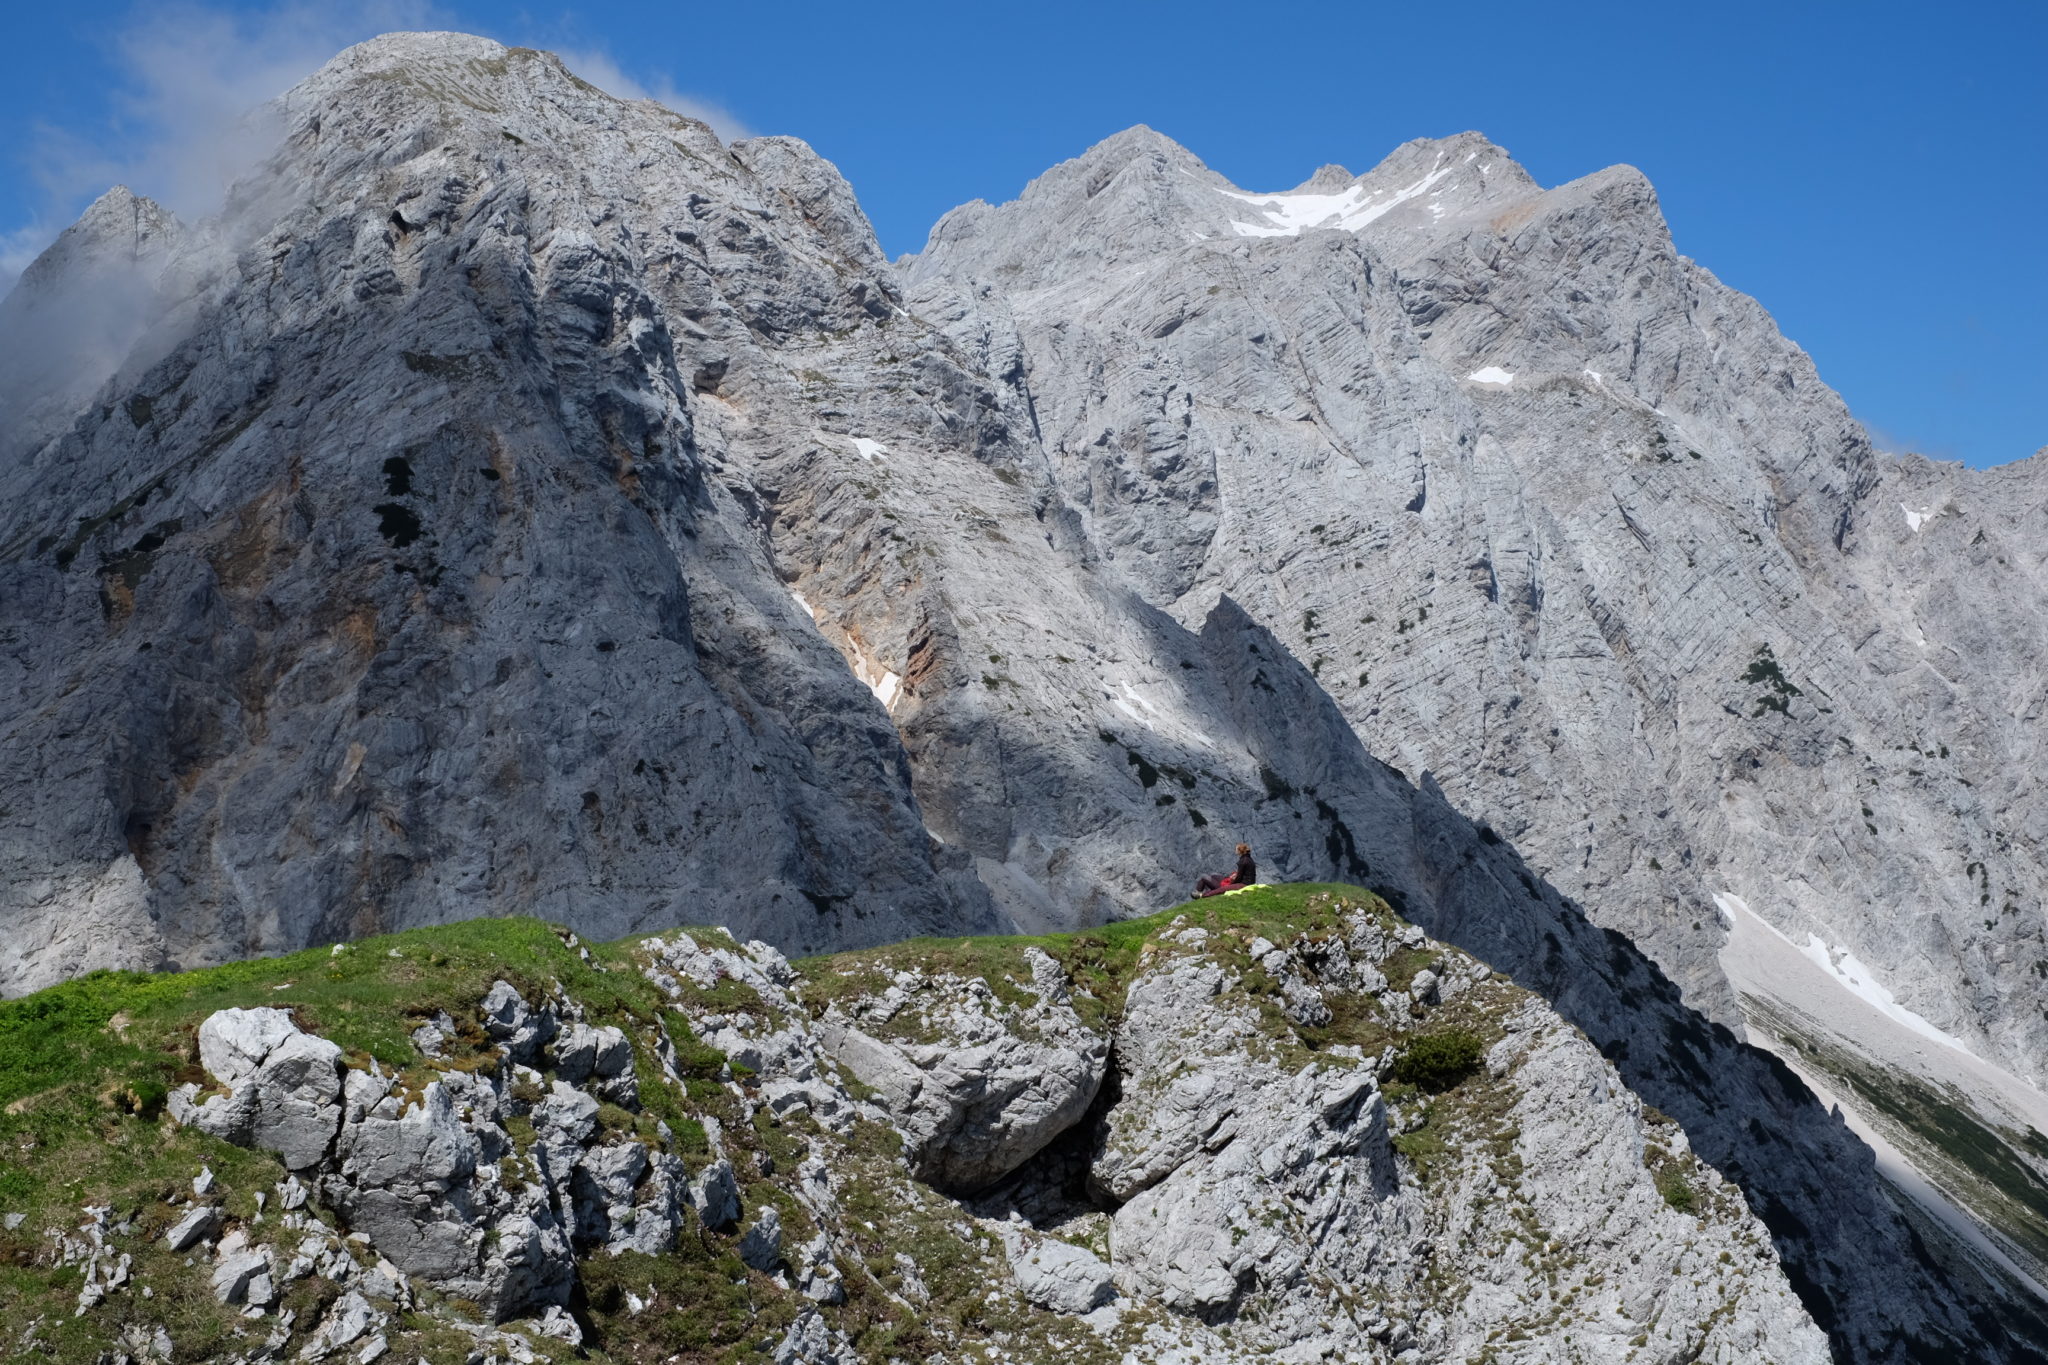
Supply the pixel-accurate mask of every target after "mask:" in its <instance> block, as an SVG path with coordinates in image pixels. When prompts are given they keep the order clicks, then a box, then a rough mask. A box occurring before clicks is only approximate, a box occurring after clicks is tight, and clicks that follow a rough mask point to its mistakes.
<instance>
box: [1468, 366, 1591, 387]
mask: <svg viewBox="0 0 2048 1365" xmlns="http://www.w3.org/2000/svg"><path fill="white" fill-rule="evenodd" d="M1588 373H1591V371H1588ZM1465 378H1467V379H1468V380H1470V381H1471V382H1473V383H1474V384H1512V383H1514V382H1515V376H1514V373H1513V372H1512V371H1509V370H1503V369H1502V368H1501V367H1500V366H1498V365H1488V366H1487V367H1486V368H1485V369H1483V370H1474V371H1472V373H1470V374H1468V375H1466V376H1465ZM1594 378H1596V379H1597V378H1599V376H1598V375H1595V376H1594Z"/></svg>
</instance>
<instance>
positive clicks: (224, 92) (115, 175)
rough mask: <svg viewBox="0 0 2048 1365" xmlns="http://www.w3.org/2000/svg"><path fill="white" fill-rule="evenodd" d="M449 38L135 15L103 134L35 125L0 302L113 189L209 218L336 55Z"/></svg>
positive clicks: (628, 92) (385, 9) (285, 0)
mask: <svg viewBox="0 0 2048 1365" xmlns="http://www.w3.org/2000/svg"><path fill="white" fill-rule="evenodd" d="M458 26H459V25H458V23H457V22H456V21H455V20H453V19H452V18H451V17H450V16H449V15H448V14H446V13H445V12H443V11H441V10H440V9H439V8H437V6H436V5H435V4H434V3H433V0H358V3H351V4H346V5H334V4H317V3H313V2H312V0H280V3H278V4H276V5H273V6H271V7H270V8H267V9H261V10H254V11H245V10H228V9H219V8H212V7H209V6H206V5H203V4H171V5H141V6H138V8H137V9H136V10H134V11H133V13H132V18H131V21H130V22H129V23H128V25H127V26H126V27H124V28H122V29H120V30H119V31H118V32H116V33H115V34H113V35H112V37H111V38H110V39H109V40H108V41H109V47H110V50H111V52H112V55H113V58H114V65H115V68H116V70H117V71H118V72H119V77H118V80H117V83H116V84H115V86H114V87H113V88H112V89H110V90H109V91H108V92H107V118H106V120H105V122H104V124H103V125H102V126H100V127H98V128H97V129H94V130H92V131H91V132H86V131H83V130H79V129H70V128H58V127H53V126H48V125H41V126H38V127H37V128H36V129H35V130H34V133H33V135H32V136H31V138H30V140H29V146H28V147H27V148H26V149H25V153H24V157H23V159H24V160H25V161H26V163H27V166H28V173H29V177H30V178H31V180H33V181H34V183H35V185H36V187H37V191H38V193H37V195H36V198H37V200H38V208H37V210H36V212H35V213H34V214H33V215H32V216H31V218H30V220H29V221H28V222H26V223H18V224H15V225H14V226H13V227H12V228H0V294H4V293H5V292H6V291H7V290H8V289H10V288H12V286H13V283H14V280H15V278H16V276H18V275H19V274H20V273H21V270H22V269H23V267H25V266H26V265H27V264H28V263H29V262H30V261H32V260H34V259H35V257H36V255H37V253H38V252H40V251H41V250H42V249H43V248H44V247H45V246H48V245H49V243H50V242H51V241H53V240H54V239H55V238H56V236H57V234H58V233H59V232H61V231H62V230H63V229H64V228H65V226H67V225H68V224H69V223H70V222H71V221H72V220H73V219H74V218H76V217H77V216H78V214H79V212H80V211H81V210H82V209H83V208H84V207H85V206H86V205H87V204H89V203H90V202H92V200H94V199H96V198H98V197H99V195H100V194H102V193H103V192H105V191H106V190H107V189H108V188H109V187H110V186H113V185H116V184H125V185H127V186H128V187H129V188H130V189H132V190H134V191H135V192H136V193H137V194H141V195H146V196H148V197H149V198H152V199H155V200H157V201H158V202H159V203H162V204H163V205H165V206H166V207H167V208H169V209H171V210H172V211H173V212H175V213H177V214H178V215H180V216H181V217H185V218H188V219H189V218H191V217H194V216H197V215H201V214H205V213H208V212H211V211H212V210H213V209H215V208H216V207H218V206H219V204H220V203H221V202H222V199H223V197H224V196H225V193H226V191H227V189H228V187H229V185H230V184H231V183H232V182H233V181H234V179H235V178H236V177H237V176H239V175H241V174H242V173H244V172H245V171H247V170H249V169H250V168H252V167H253V166H255V164H256V163H257V162H258V161H260V160H261V159H262V157H263V156H264V155H265V154H266V153H268V152H269V150H270V148H271V147H272V146H273V145H274V144H275V141H276V132H275V130H274V129H272V128H270V127H268V126H266V125H265V123H264V121H263V120H262V119H261V117H260V115H259V114H258V113H257V112H256V111H258V110H260V108H261V106H262V105H263V104H265V103H266V102H267V101H269V100H271V99H272V98H274V97H276V96H277V95H280V94H283V93H284V92H285V91H286V90H289V89H290V88H291V87H292V86H293V85H295V84H297V83H298V82H299V81H300V80H302V79H304V78H305V77H306V76H308V75H311V74H312V73H313V72H314V71H317V70H318V69H319V68H320V67H321V66H322V65H323V64H324V63H325V62H326V61H327V60H328V59H329V58H331V57H333V56H334V54H335V53H337V52H339V51H340V50H341V49H342V48H345V47H347V46H349V45H350V44H353V43H359V42H362V41H364V40H365V39H368V38H373V37H375V36H377V35H378V34H380V33H390V32H393V31H396V30H402V29H415V30H416V29H436V28H453V27H458ZM491 36H502V35H491ZM562 56H563V60H564V61H566V62H567V63H568V64H569V66H570V67H571V69H573V70H575V71H577V72H578V73H579V74H580V75H582V76H583V77H584V78H585V79H586V80H588V81H590V82H591V83H592V84H593V85H596V86H598V87H599V88H600V89H603V90H606V91H609V92H610V93H612V94H614V95H618V96H620V97H621V98H623V99H653V100H656V101H658V102H660V103H661V104H664V105H666V106H667V107H669V108H671V109H673V110H675V111H676V112H677V113H680V114H687V115H689V116H690V117H692V118H699V119H702V120H704V121H705V122H706V123H708V124H710V125H711V126H712V128H713V129H715V130H716V131H717V132H718V135H719V136H720V137H722V138H726V139H728V140H730V139H731V138H735V137H744V136H746V135H747V130H746V128H745V127H743V126H742V125H741V123H740V121H739V120H738V119H737V118H735V117H733V115H732V114H731V113H730V112H729V111H727V110H725V109H723V108H721V107H719V106H717V105H715V104H711V103H708V102H706V101H704V100H700V99H696V98H694V97H692V96H689V95H686V94H683V93H682V92H681V91H679V90H677V89H675V87H674V86H673V85H671V84H670V83H668V82H667V81H666V80H662V79H657V80H655V81H654V82H653V84H652V85H651V86H650V85H647V84H643V83H642V82H641V81H639V80H637V79H635V78H634V77H632V76H630V75H628V74H627V73H626V71H625V69H624V68H623V67H621V66H620V65H619V64H618V63H617V62H616V61H614V60H613V59H612V58H611V57H610V55H609V54H607V53H606V52H604V51H603V50H602V49H600V48H585V49H582V50H577V51H567V52H563V54H562Z"/></svg>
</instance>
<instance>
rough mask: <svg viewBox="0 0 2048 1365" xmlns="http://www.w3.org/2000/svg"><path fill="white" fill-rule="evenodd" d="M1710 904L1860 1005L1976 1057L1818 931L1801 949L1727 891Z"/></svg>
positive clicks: (1730, 922)
mask: <svg viewBox="0 0 2048 1365" xmlns="http://www.w3.org/2000/svg"><path fill="white" fill-rule="evenodd" d="M1714 906H1715V908H1716V909H1718V910H1719V911H1720V912H1721V915H1722V917H1723V918H1724V919H1726V920H1727V921H1728V926H1729V928H1731V929H1748V928H1752V927H1753V928H1758V929H1762V930H1763V931H1764V932H1765V933H1767V934H1769V935H1770V936H1771V938H1773V939H1776V940H1777V941H1778V943H1781V944H1783V945H1784V946H1785V947H1786V948H1789V949H1791V950H1792V951H1793V952H1795V953H1798V954H1799V955H1800V956H1801V957H1803V958H1805V959H1806V960H1807V961H1809V962H1811V963H1813V964H1814V965H1815V966H1817V967H1819V968H1820V969H1821V970H1822V971H1824V972H1826V973H1827V974H1828V975H1829V976H1830V977H1832V978H1834V981H1835V983H1836V984H1837V985H1839V986H1841V987H1842V988H1843V989H1845V990H1847V991H1848V992H1849V993H1850V994H1852V995H1854V996H1856V997H1857V998H1858V999H1859V1000H1861V1001H1863V1003H1864V1004H1866V1005H1869V1006H1871V1007H1872V1008H1873V1009H1875V1010H1877V1011H1878V1012H1879V1013H1880V1014H1883V1015H1884V1016H1885V1017H1886V1018H1888V1019H1891V1020H1892V1021H1893V1022H1894V1023H1899V1024H1903V1025H1905V1026H1906V1027H1907V1028H1909V1029H1911V1030H1912V1031H1913V1032H1915V1033H1917V1034H1919V1035H1920V1036H1921V1037H1923V1038H1929V1039H1932V1040H1933V1041H1935V1042H1937V1043H1940V1044H1941V1045H1942V1046H1944V1047H1952V1048H1954V1049H1955V1050H1956V1051H1958V1052H1960V1053H1962V1054H1963V1055H1964V1056H1966V1057H1976V1056H1977V1054H1976V1053H1974V1052H1972V1051H1970V1049H1969V1047H1968V1046H1967V1045H1966V1044H1964V1042H1963V1040H1962V1039H1960V1038H1958V1037H1956V1036H1955V1035H1954V1034H1952V1033H1947V1032H1945V1031H1943V1030H1942V1029H1940V1028H1937V1027H1936V1026H1935V1025H1934V1024H1932V1023H1930V1022H1929V1021H1928V1020H1926V1019H1924V1018H1922V1017H1921V1016H1920V1015H1918V1014H1915V1013H1914V1012H1913V1011H1912V1010H1909V1009H1907V1008H1906V1007H1905V1006H1904V1005H1901V1004H1900V1003H1899V1002H1898V998H1897V997H1896V996H1894V995H1893V994H1892V993H1891V990H1890V989H1889V988H1888V987H1887V986H1886V985H1885V984H1884V983H1883V982H1881V981H1879V980H1878V979H1877V977H1876V975H1875V974H1873V973H1872V972H1871V970H1870V968H1869V967H1867V966H1865V965H1864V964H1863V963H1862V961H1860V960H1859V959H1858V958H1857V956H1856V955H1855V954H1854V953H1852V952H1850V951H1849V950H1848V949H1847V948H1835V947H1830V946H1829V945H1828V943H1827V942H1826V941H1825V940H1824V939H1822V938H1821V936H1820V935H1819V934H1811V933H1810V934H1808V935H1807V936H1806V946H1805V947H1803V948H1802V947H1800V946H1799V945H1798V944H1796V943H1794V942H1793V941H1792V940H1791V939H1789V938H1787V937H1786V936H1785V935H1784V934H1782V933H1779V932H1778V930H1777V928H1776V927H1775V926H1773V925H1770V924H1768V923H1766V922H1765V921H1764V919H1763V918H1762V917H1761V916H1759V915H1758V914H1757V913H1756V912H1755V911H1754V910H1751V909H1750V908H1749V905H1748V903H1747V902H1746V901H1744V900H1743V899H1742V898H1741V897H1740V896H1736V895H1733V894H1730V893H1728V892H1716V893H1715V895H1714ZM1980 1060H1981V1059H1980Z"/></svg>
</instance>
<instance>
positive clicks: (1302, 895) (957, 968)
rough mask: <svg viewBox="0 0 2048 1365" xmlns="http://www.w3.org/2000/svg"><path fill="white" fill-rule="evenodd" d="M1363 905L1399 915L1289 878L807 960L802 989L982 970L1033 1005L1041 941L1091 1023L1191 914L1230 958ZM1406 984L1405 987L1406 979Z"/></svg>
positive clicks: (1382, 904) (999, 987) (812, 996)
mask: <svg viewBox="0 0 2048 1365" xmlns="http://www.w3.org/2000/svg"><path fill="white" fill-rule="evenodd" d="M1361 912H1363V913H1367V914H1370V915H1373V916H1374V917H1376V918H1377V919H1379V920H1380V922H1381V924H1382V926H1383V927H1388V928H1391V927H1394V926H1396V925H1398V924H1399V923H1401V921H1400V918H1399V917H1398V916H1397V915H1395V914H1394V912H1393V910H1392V909H1390V908H1389V907H1388V905H1387V903H1386V901H1385V900H1384V899H1382V898H1381V897H1380V896H1379V895H1378V894H1376V893H1374V892H1372V891H1368V890H1366V889H1365V888H1364V887H1359V886H1351V885H1348V884H1345V883H1341V882H1289V883H1285V884H1278V885H1270V886H1256V887H1252V888H1249V889H1247V890H1244V891H1238V892H1232V893H1230V894H1228V895H1222V896H1211V897H1208V898H1206V899H1202V900H1191V901H1186V902H1184V903H1182V904H1180V905H1175V906H1172V907H1170V908H1168V909H1165V910H1161V911H1158V912H1157V913H1155V914H1151V915H1146V916H1143V917H1141V918H1138V919H1127V920H1115V921H1112V922H1110V923H1108V924H1104V925H1100V926H1097V927H1095V928H1090V929H1077V930H1073V931H1071V932H1068V933H1053V934H985V935H966V936H961V937H945V938H934V937H926V938H913V939H905V940H903V941H902V942H900V943H891V944H887V945H885V946H882V947H878V948H860V949H853V950H851V951H847V952H839V953H828V954H823V955H820V956H817V957H808V958H802V959H799V960H798V961H797V962H795V963H794V964H793V965H794V966H795V967H796V969H797V971H798V972H799V973H801V974H802V976H803V977H804V987H803V996H804V999H805V1000H806V1001H807V1002H810V1003H811V1004H812V1006H813V1008H814V1009H822V1008H823V1007H825V1006H827V1005H829V1004H830V1003H831V1002H833V1001H836V1000H845V999H851V998H854V997H857V996H861V995H867V994H878V993H880V992H881V991H883V990H886V989H887V988H888V985H889V982H890V979H891V978H892V977H893V976H894V975H895V973H897V972H899V971H904V970H915V971H920V972H924V973H926V974H928V975H934V976H937V975H946V976H957V977H961V978H966V979H972V978H975V977H980V978H981V979H983V980H985V981H987V982H988V984H989V988H990V989H991V990H992V991H994V992H995V994H996V996H997V998H999V999H1002V1000H1004V1001H1006V1002H1008V1003H1012V1004H1018V1005H1029V1004H1030V1003H1032V1002H1033V1001H1035V999H1036V997H1035V996H1032V995H1030V994H1029V993H1028V992H1027V991H1025V990H1024V989H1023V987H1024V985H1025V984H1026V983H1028V982H1029V981H1030V980H1031V971H1030V968H1029V966H1028V965H1027V964H1026V962H1025V958H1024V954H1025V952H1026V950H1028V949H1031V948H1037V949H1039V950H1040V951H1042V952H1044V953H1045V954H1047V955H1048V956H1049V957H1051V958H1053V959H1054V960H1055V961H1057V962H1058V963H1059V964H1060V965H1061V966H1062V967H1063V968H1065V969H1066V971H1067V974H1068V976H1069V977H1070V978H1072V980H1073V984H1074V989H1075V992H1076V996H1075V1000H1074V1006H1075V1009H1076V1012H1077V1013H1079V1014H1080V1015H1081V1018H1082V1020H1083V1022H1085V1023H1089V1024H1091V1025H1100V1024H1102V1023H1103V1022H1104V1021H1105V1020H1106V1019H1107V1018H1110V1017H1113V1016H1114V1015H1115V1014H1116V1013H1118V1012H1120V1011H1121V1009H1122V1004H1123V993H1124V989H1125V988H1126V987H1127V986H1128V985H1129V983H1130V981H1131V978H1132V977H1133V976H1134V975H1135V974H1136V972H1137V967H1138V962H1139V959H1140V957H1141V956H1142V955H1143V953H1144V950H1145V947H1146V945H1147V944H1149V943H1151V942H1152V941H1153V939H1155V938H1156V937H1157V936H1158V935H1159V934H1160V933H1161V932H1162V931H1163V930H1165V929H1166V928H1167V927H1168V926H1169V925H1171V924H1173V923H1174V922H1175V921H1176V920H1181V919H1185V920H1186V922H1187V924H1188V925H1190V926H1193V927H1199V928H1203V929H1206V930H1208V931H1209V932H1210V933H1211V934H1215V935H1219V936H1221V937H1222V938H1223V941H1222V942H1220V943H1213V944H1212V945H1210V946H1211V949H1212V950H1214V951H1217V952H1220V953H1222V954H1223V955H1224V956H1226V957H1228V956H1230V955H1231V954H1232V951H1233V949H1241V947H1242V944H1243V943H1245V942H1248V941H1249V940H1250V939H1252V938H1254V937H1258V936H1261V935H1263V936H1264V937H1266V938H1269V939H1271V940H1272V941H1273V942H1274V943H1276V944H1285V943H1287V942H1291V941H1292V940H1293V939H1294V938H1295V937H1296V936H1297V935H1298V934H1302V933H1308V934H1320V933H1331V932H1335V931H1336V930H1337V928H1338V926H1339V924H1340V922H1341V921H1342V920H1343V919H1344V918H1345V917H1346V916H1347V915H1353V914H1357V913H1361ZM1240 955H1241V954H1240ZM1410 975H1411V976H1412V975H1413V972H1412V971H1411V972H1410ZM1398 984H1401V985H1404V986H1405V985H1406V982H1401V983H1398Z"/></svg>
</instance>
